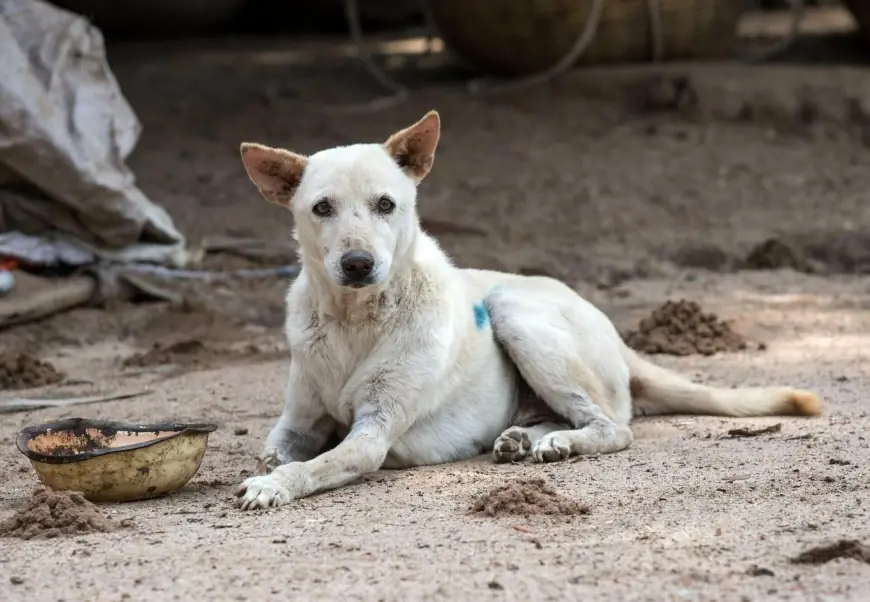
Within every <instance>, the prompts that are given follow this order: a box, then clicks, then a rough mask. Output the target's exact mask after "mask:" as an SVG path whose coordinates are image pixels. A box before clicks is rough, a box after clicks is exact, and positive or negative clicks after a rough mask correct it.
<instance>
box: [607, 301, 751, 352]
mask: <svg viewBox="0 0 870 602" xmlns="http://www.w3.org/2000/svg"><path fill="white" fill-rule="evenodd" d="M623 339H625V343H626V345H628V346H629V347H631V348H632V349H635V350H637V351H642V352H644V353H651V354H653V353H663V354H668V355H693V354H701V355H713V354H716V353H719V352H729V351H742V350H744V349H746V347H747V344H746V340H745V339H744V338H743V337H741V336H740V335H739V334H737V333H736V332H734V331H733V330H731V326H729V325H728V323H727V322H724V321H722V320H720V319H719V317H718V316H717V315H716V314H713V313H704V312H703V311H702V310H701V306H700V305H698V304H697V303H696V302H694V301H687V300H685V299H680V300H679V301H667V302H665V304H664V305H662V306H661V307H659V308H657V309H655V310H653V312H652V314H650V315H649V317H646V318H644V319H643V320H641V321H640V324H639V325H638V329H637V330H633V331H631V332H628V333H626V334H625V335H623Z"/></svg>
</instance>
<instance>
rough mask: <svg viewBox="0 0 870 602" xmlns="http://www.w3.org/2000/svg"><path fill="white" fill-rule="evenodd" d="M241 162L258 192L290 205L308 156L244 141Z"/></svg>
mask: <svg viewBox="0 0 870 602" xmlns="http://www.w3.org/2000/svg"><path fill="white" fill-rule="evenodd" d="M240 150H241V153H242V164H243V165H244V166H245V171H247V172H248V177H249V178H251V181H252V182H253V183H254V184H256V185H257V188H258V189H259V190H260V194H262V195H263V196H264V197H266V200H267V201H269V202H271V203H275V204H276V205H283V206H284V207H289V206H290V201H292V200H293V195H294V194H296V189H297V188H298V187H299V182H301V181H302V174H303V173H304V172H305V166H306V165H307V164H308V159H307V158H306V157H303V156H302V155H297V154H296V153H291V152H290V151H288V150H283V149H280V148H272V147H269V146H263V145H262V144H255V143H253V142H244V143H242V147H241V149H240Z"/></svg>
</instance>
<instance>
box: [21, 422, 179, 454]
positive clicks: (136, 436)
mask: <svg viewBox="0 0 870 602" xmlns="http://www.w3.org/2000/svg"><path fill="white" fill-rule="evenodd" d="M177 432H178V431H151V432H137V431H116V432H114V433H111V434H106V433H104V432H103V431H101V430H100V429H97V428H88V429H85V431H84V432H81V433H76V432H73V431H51V430H49V431H46V432H45V433H42V434H39V435H36V436H35V437H33V438H32V439H30V440H29V441H28V442H27V448H28V449H29V450H30V451H32V452H36V453H38V454H44V455H48V456H71V455H75V454H81V453H86V452H92V451H97V450H104V449H119V448H122V447H127V446H129V445H136V444H137V443H145V442H148V441H154V440H155V439H163V438H166V437H169V436H171V435H175V434H177Z"/></svg>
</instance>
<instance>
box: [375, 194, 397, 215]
mask: <svg viewBox="0 0 870 602" xmlns="http://www.w3.org/2000/svg"><path fill="white" fill-rule="evenodd" d="M395 208H396V203H394V202H393V199H391V198H390V197H388V196H386V195H384V196H382V197H381V198H379V199H378V211H380V212H381V213H385V214H386V213H392V212H393V209H395Z"/></svg>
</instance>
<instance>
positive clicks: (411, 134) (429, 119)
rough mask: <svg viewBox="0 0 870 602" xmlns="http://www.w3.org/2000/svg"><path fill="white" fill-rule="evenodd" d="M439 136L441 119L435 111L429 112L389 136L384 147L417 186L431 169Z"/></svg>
mask: <svg viewBox="0 0 870 602" xmlns="http://www.w3.org/2000/svg"><path fill="white" fill-rule="evenodd" d="M440 136H441V117H439V116H438V112H437V111H429V112H428V113H426V116H425V117H423V119H421V120H420V121H418V122H417V123H415V124H414V125H412V126H411V127H408V128H405V129H404V130H401V131H398V132H396V133H395V134H393V135H392V136H390V138H389V139H388V140H387V141H386V142H385V143H384V146H385V147H386V149H387V152H388V153H389V154H390V156H391V157H392V158H393V160H394V161H395V162H396V163H397V164H398V165H399V167H401V168H402V169H403V170H404V172H405V173H406V174H408V177H410V178H411V179H412V180H414V182H416V183H417V184H419V183H420V182H422V181H423V178H425V177H426V174H428V173H429V170H431V169H432V164H433V163H434V162H435V148H436V147H437V146H438V138H439V137H440Z"/></svg>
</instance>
